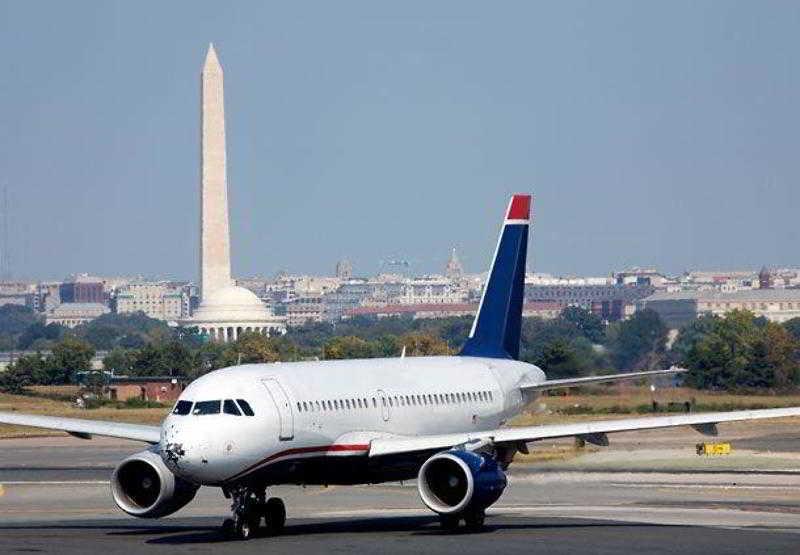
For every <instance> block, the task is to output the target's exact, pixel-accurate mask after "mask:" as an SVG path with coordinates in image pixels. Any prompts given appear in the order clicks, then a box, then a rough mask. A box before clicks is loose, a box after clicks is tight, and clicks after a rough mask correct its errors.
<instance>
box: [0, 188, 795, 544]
mask: <svg viewBox="0 0 800 555" xmlns="http://www.w3.org/2000/svg"><path fill="white" fill-rule="evenodd" d="M530 203H531V197H530V196H529V195H514V196H513V197H512V199H511V201H510V203H509V206H508V210H507V211H506V215H505V221H504V223H503V226H502V230H501V232H500V238H499V240H498V243H497V248H496V251H495V254H494V260H493V262H492V266H491V269H490V272H489V277H488V280H487V283H486V286H485V288H484V292H483V297H482V298H481V302H480V306H479V308H478V313H477V315H476V317H475V321H474V323H473V325H472V329H471V331H470V333H469V338H468V340H467V342H466V344H465V346H464V348H463V350H462V351H461V353H460V354H459V355H458V356H438V357H409V358H405V357H400V358H386V359H369V360H342V361H321V362H293V363H275V364H247V365H241V366H234V367H231V368H223V369H221V370H216V371H214V372H210V373H209V374H206V375H204V376H202V377H200V378H198V379H197V380H195V381H194V382H192V383H191V384H190V385H189V386H188V387H187V388H186V390H185V391H184V392H183V394H182V395H181V397H180V399H179V400H178V402H177V403H176V405H175V407H174V409H173V411H172V413H171V414H170V415H169V416H168V417H167V418H166V419H165V420H164V422H163V423H162V425H161V426H160V427H158V426H142V425H135V424H121V423H118V422H102V421H92V420H83V419H72V418H58V417H47V416H35V415H22V414H17V413H0V423H7V424H18V425H27V426H34V427H37V428H49V429H56V430H64V431H66V432H68V433H70V434H72V435H74V436H77V437H81V438H85V439H89V438H91V436H92V435H100V436H111V437H118V438H125V439H131V440H138V441H142V442H145V443H149V444H151V446H150V447H149V448H148V449H146V450H144V451H142V452H141V453H137V454H135V455H132V456H130V457H128V458H127V459H125V460H123V461H122V462H121V463H120V464H119V465H118V466H117V467H116V469H115V470H114V473H113V476H112V478H111V493H112V495H113V497H114V501H115V502H116V504H117V505H118V506H119V507H120V509H122V510H123V511H125V512H126V513H128V514H130V515H133V516H136V517H141V518H159V517H163V516H167V515H169V514H172V513H174V512H176V511H177V510H179V509H180V508H182V507H183V506H185V505H186V504H188V503H189V502H190V501H191V500H192V499H193V498H194V496H195V493H196V492H197V490H198V488H199V487H200V486H212V487H219V488H221V489H222V492H223V493H224V495H225V496H226V497H227V498H229V499H232V512H233V518H229V519H226V520H225V522H224V523H223V530H224V531H225V532H226V535H228V536H229V537H237V538H241V539H247V538H249V537H250V536H251V535H253V534H255V533H256V532H257V531H258V529H259V528H260V527H262V526H263V527H264V529H265V531H266V532H268V533H270V534H276V533H278V532H280V530H281V529H282V528H283V525H284V523H285V519H286V511H285V508H284V505H283V502H282V501H281V500H280V499H278V498H267V495H266V491H267V488H269V487H270V486H274V485H278V484H309V485H310V484H365V483H380V482H387V481H398V480H408V479H412V478H417V487H418V490H419V495H420V498H421V499H422V502H423V503H424V504H425V505H426V506H427V507H428V508H429V509H431V510H433V511H434V512H435V513H437V514H438V515H439V517H440V520H441V524H442V526H443V527H445V528H447V529H453V528H457V527H458V526H459V525H460V523H461V521H462V520H463V521H464V522H465V525H466V526H467V527H468V528H472V529H475V528H479V527H481V526H482V525H483V522H484V517H485V511H486V509H487V507H489V506H491V505H492V504H493V503H494V502H495V501H497V500H498V498H499V497H500V495H501V494H502V493H503V490H504V489H505V487H506V477H505V474H504V471H505V470H506V469H507V467H508V465H509V464H510V463H511V460H512V458H513V456H514V454H515V453H516V452H517V451H520V452H527V450H528V447H527V445H528V444H529V443H532V442H536V441H538V440H542V439H550V438H558V437H571V436H577V437H581V438H583V439H585V440H586V441H589V442H591V443H595V444H599V445H607V444H608V439H607V434H608V433H611V432H624V431H631V430H644V429H655V428H669V427H673V426H692V427H694V428H695V429H697V430H698V431H700V432H702V433H707V434H714V433H716V424H717V423H719V422H730V421H737V420H752V419H761V418H776V417H786V416H798V415H800V407H797V408H785V409H768V410H752V411H736V412H718V413H706V414H686V415H680V416H665V417H647V418H629V419H622V420H609V421H594V422H583V423H577V424H555V425H542V426H525V427H503V425H504V423H505V422H506V421H507V420H508V419H509V418H511V417H513V416H514V415H516V414H518V413H519V412H520V411H521V410H522V409H523V408H524V407H525V406H526V405H527V404H528V403H529V402H530V401H531V400H532V399H533V398H534V397H535V396H536V394H537V392H539V391H543V390H548V389H553V388H562V387H572V386H577V385H582V384H588V383H597V382H608V381H614V380H621V379H628V378H638V377H645V376H655V375H664V374H674V373H678V372H682V371H684V370H682V369H679V368H670V369H667V370H657V371H649V372H634V373H627V374H617V375H610V376H598V377H584V378H575V379H563V380H548V379H547V377H546V376H545V374H544V372H542V370H540V369H539V368H538V367H536V366H534V365H532V364H527V363H524V362H520V361H518V360H516V359H517V358H518V356H519V339H520V326H521V320H522V302H523V289H524V277H525V257H526V253H527V242H528V225H529V214H530Z"/></svg>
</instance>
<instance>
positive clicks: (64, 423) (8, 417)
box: [0, 412, 161, 444]
mask: <svg viewBox="0 0 800 555" xmlns="http://www.w3.org/2000/svg"><path fill="white" fill-rule="evenodd" d="M0 424H13V425H16V426H30V427H32V428H44V429H46V430H60V431H63V432H67V433H68V434H70V435H73V436H76V437H80V438H83V439H90V438H91V437H92V436H93V435H97V436H105V437H117V438H121V439H131V440H134V441H143V442H145V443H152V444H155V443H158V442H159V439H160V437H161V428H160V427H159V426H145V425H142V424H127V423H124V422H109V421H106V420H86V419H83V418H62V417H59V416H40V415H36V414H16V413H13V412H0Z"/></svg>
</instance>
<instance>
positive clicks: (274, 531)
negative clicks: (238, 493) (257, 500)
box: [264, 497, 286, 536]
mask: <svg viewBox="0 0 800 555" xmlns="http://www.w3.org/2000/svg"><path fill="white" fill-rule="evenodd" d="M264 521H265V523H266V526H265V530H266V532H267V534H268V535H270V536H276V535H278V534H280V533H281V532H283V527H284V526H285V525H286V505H284V504H283V501H282V500H281V499H279V498H277V497H270V498H269V499H268V500H267V502H266V503H265V504H264Z"/></svg>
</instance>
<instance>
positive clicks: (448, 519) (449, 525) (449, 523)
mask: <svg viewBox="0 0 800 555" xmlns="http://www.w3.org/2000/svg"><path fill="white" fill-rule="evenodd" d="M460 523H461V516H460V515H439V524H440V525H441V526H442V530H447V531H449V532H452V531H453V530H458V525H459V524H460Z"/></svg>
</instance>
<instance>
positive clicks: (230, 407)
mask: <svg viewBox="0 0 800 555" xmlns="http://www.w3.org/2000/svg"><path fill="white" fill-rule="evenodd" d="M222 412H224V413H225V414H232V415H234V416H241V415H242V413H241V412H240V411H239V407H237V406H236V403H234V402H233V400H232V399H225V402H223V403H222Z"/></svg>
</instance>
